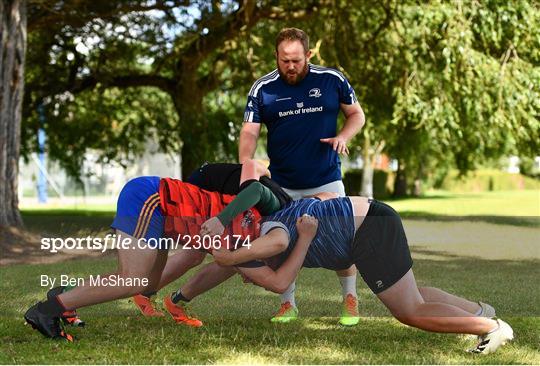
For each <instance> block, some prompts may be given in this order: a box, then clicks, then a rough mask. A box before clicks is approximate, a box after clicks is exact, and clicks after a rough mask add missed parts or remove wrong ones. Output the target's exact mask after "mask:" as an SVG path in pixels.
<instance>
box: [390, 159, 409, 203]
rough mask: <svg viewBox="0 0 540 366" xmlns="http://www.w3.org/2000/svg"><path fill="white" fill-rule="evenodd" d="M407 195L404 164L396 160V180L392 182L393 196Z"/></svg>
mask: <svg viewBox="0 0 540 366" xmlns="http://www.w3.org/2000/svg"><path fill="white" fill-rule="evenodd" d="M406 195H407V174H406V171H405V165H404V164H403V163H402V162H398V170H397V172H396V180H395V182H394V194H393V196H394V197H404V196H406Z"/></svg>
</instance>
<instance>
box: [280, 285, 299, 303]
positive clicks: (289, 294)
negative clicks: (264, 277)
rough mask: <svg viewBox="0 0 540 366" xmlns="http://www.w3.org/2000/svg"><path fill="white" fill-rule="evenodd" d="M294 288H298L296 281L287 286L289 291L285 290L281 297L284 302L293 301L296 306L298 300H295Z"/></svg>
mask: <svg viewBox="0 0 540 366" xmlns="http://www.w3.org/2000/svg"><path fill="white" fill-rule="evenodd" d="M294 290H296V282H293V283H291V284H290V285H289V287H288V288H287V291H285V292H284V293H282V294H281V295H280V296H279V297H280V298H281V303H282V304H284V303H286V302H287V301H288V302H290V303H291V305H292V306H294V307H296V301H295V300H294Z"/></svg>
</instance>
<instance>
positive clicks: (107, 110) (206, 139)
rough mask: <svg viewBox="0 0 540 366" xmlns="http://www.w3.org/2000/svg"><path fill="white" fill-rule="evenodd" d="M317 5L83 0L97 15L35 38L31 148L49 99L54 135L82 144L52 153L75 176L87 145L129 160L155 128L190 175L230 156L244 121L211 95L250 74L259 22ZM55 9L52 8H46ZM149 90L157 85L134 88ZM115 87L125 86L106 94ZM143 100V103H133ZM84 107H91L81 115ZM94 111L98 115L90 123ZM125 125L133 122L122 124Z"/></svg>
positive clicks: (303, 13) (301, 14)
mask: <svg viewBox="0 0 540 366" xmlns="http://www.w3.org/2000/svg"><path fill="white" fill-rule="evenodd" d="M316 3H317V2H307V3H306V2H290V3H288V4H287V5H284V6H278V4H277V3H276V2H273V1H262V2H254V1H231V2H223V3H220V2H210V1H181V2H180V1H163V2H161V1H156V2H151V3H149V4H147V5H139V9H138V8H137V5H136V3H132V4H131V6H129V5H128V6H126V5H125V4H123V5H118V4H117V5H116V7H115V6H113V5H110V4H108V3H106V2H103V3H99V2H98V3H97V4H95V5H90V4H89V2H88V3H86V2H83V4H84V6H81V7H80V9H78V10H79V11H82V12H83V13H85V12H88V11H89V9H88V8H87V7H90V6H91V7H92V11H90V13H89V14H88V15H87V18H88V19H82V21H80V22H76V21H71V19H69V18H68V19H59V21H61V22H63V23H64V24H65V25H64V26H63V27H59V28H58V29H57V30H56V31H55V32H51V31H50V30H49V29H39V30H38V31H36V32H35V33H34V34H32V35H31V37H30V45H31V47H30V52H29V60H30V62H31V64H32V65H33V73H32V74H30V75H29V76H28V91H29V93H28V97H27V99H26V103H25V107H26V108H25V111H26V112H27V113H28V114H27V116H26V117H27V120H28V122H29V123H28V129H27V130H26V134H25V135H24V136H25V137H27V138H26V139H25V140H24V141H25V142H26V145H25V149H24V152H25V153H27V152H29V151H31V149H32V146H33V141H32V138H30V137H31V136H32V134H33V133H34V131H35V129H36V126H37V123H38V122H37V120H38V119H37V116H36V110H37V108H36V107H37V105H38V104H40V103H47V106H48V108H46V109H47V113H48V116H47V120H48V121H51V122H50V123H49V125H48V127H49V128H48V133H49V136H52V137H51V139H52V140H53V141H58V142H59V141H61V140H63V139H65V138H68V139H69V138H70V137H71V140H72V141H74V142H76V143H73V144H70V145H68V146H69V149H56V150H52V149H51V151H50V154H51V157H52V158H54V159H57V160H59V161H61V162H62V163H63V165H64V166H65V167H66V168H68V171H70V172H71V173H72V174H74V173H76V172H77V170H78V168H79V167H80V158H79V159H77V158H75V159H74V158H73V157H74V156H82V153H83V152H84V151H85V149H87V148H96V149H100V150H103V151H104V155H103V158H104V159H125V158H126V157H127V156H129V153H132V152H137V151H140V148H141V145H140V141H138V140H137V139H138V138H143V137H144V136H145V135H152V134H153V135H155V136H156V137H157V139H158V141H159V142H160V145H161V147H162V149H163V150H164V151H170V152H173V153H181V155H182V171H183V174H184V175H185V174H187V173H189V172H191V171H192V170H193V169H194V168H196V167H197V166H198V165H199V164H200V163H201V162H202V161H204V160H206V159H212V158H214V157H215V156H230V155H231V150H232V149H231V148H230V144H226V142H227V141H228V139H229V135H231V132H233V130H234V126H232V127H231V126H230V124H229V123H228V121H225V120H226V118H224V117H225V116H224V115H223V113H217V112H216V108H215V107H216V105H215V103H213V105H212V102H211V101H210V100H208V98H207V97H208V96H210V95H219V92H218V91H219V90H221V91H223V92H225V91H227V88H229V87H230V85H231V81H233V80H237V79H238V78H242V77H245V75H247V73H246V72H245V71H243V70H249V68H247V69H246V68H245V67H244V66H245V64H246V61H245V55H243V56H240V55H241V53H240V52H239V51H240V49H241V48H245V45H244V44H243V40H245V39H249V38H250V37H249V32H250V30H251V29H252V28H253V27H254V26H256V24H257V23H258V22H259V21H261V20H262V19H266V18H271V19H279V18H287V19H294V18H302V17H305V16H307V15H308V14H310V13H314V12H316V11H317V7H316V6H315V4H316ZM92 4H93V3H92ZM128 4H130V3H129V2H128ZM85 6H86V7H85ZM47 10H48V9H44V10H43V9H42V11H43V12H45V14H46V15H47V14H48V13H47ZM75 10H76V9H73V11H75ZM146 10H152V11H146ZM68 14H69V12H68ZM85 14H86V13H85ZM92 15H94V16H92ZM50 16H53V15H50ZM246 44H249V42H247V43H246ZM34 45H35V47H33V46H34ZM44 60H45V62H44ZM43 64H46V65H47V67H46V68H43V67H42V65H43ZM51 86H53V87H52V88H51ZM140 87H147V89H143V91H141V90H140V89H134V88H140ZM111 88H112V89H115V90H117V91H115V92H113V93H112V94H111V93H109V94H107V93H105V91H106V90H109V89H111ZM148 88H154V89H158V90H160V91H161V93H159V92H156V91H151V89H148ZM128 89H129V90H128ZM124 93H126V95H123V94H124ZM216 93H217V94H216ZM93 94H101V96H96V95H93ZM137 94H139V96H138V98H137ZM111 98H113V99H114V101H113V100H111ZM136 99H139V107H140V108H139V107H135V108H133V102H134V101H135V100H136ZM144 99H149V100H151V101H152V102H150V103H155V104H154V107H153V109H154V111H152V112H146V113H145V112H144V109H145V108H143V107H144V104H145V103H146V102H144V101H143V100H144ZM222 99H223V98H222ZM146 104H148V103H146ZM90 106H91V107H90ZM81 108H82V110H83V113H77V112H76V111H78V110H79V109H81ZM115 109H116V110H117V111H116V112H115ZM120 109H122V111H121V112H120V111H119V110H120ZM171 110H173V111H174V114H175V115H174V116H173V115H172V114H171ZM234 110H235V111H236V108H235V109H234ZM86 111H90V112H91V113H86ZM102 114H103V115H104V116H103V117H100V115H102ZM159 114H163V116H162V117H161V118H159V117H158V115H159ZM88 118H94V119H92V120H88V121H86V122H85V121H83V119H88ZM137 118H138V119H139V121H138V122H134V121H135V119H137ZM147 118H155V119H156V120H155V121H149V120H148V119H147ZM121 119H123V121H124V122H121V121H120V120H121ZM164 120H166V121H164ZM130 121H131V122H130ZM224 122H225V123H224ZM89 123H96V124H97V125H99V126H100V128H99V129H97V130H96V131H92V133H89V134H81V133H80V131H78V130H77V126H85V125H88V124H89ZM64 126H71V128H69V127H68V128H64ZM118 126H123V128H122V129H121V130H120V131H116V130H115V129H118V128H120V127H118ZM127 140H129V142H128V141H127ZM111 142H115V143H120V144H122V143H123V144H124V146H119V147H118V148H116V147H115V146H114V145H111ZM59 146H65V144H63V145H59ZM70 150H71V151H70Z"/></svg>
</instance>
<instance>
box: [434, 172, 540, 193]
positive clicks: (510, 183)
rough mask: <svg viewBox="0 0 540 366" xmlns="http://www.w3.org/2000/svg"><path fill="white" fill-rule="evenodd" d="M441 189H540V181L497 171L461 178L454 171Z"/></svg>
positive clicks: (453, 190)
mask: <svg viewBox="0 0 540 366" xmlns="http://www.w3.org/2000/svg"><path fill="white" fill-rule="evenodd" d="M441 189H444V190H447V191H452V192H483V191H512V190H521V189H540V180H538V179H534V178H529V177H526V176H524V175H521V174H513V173H507V172H503V171H500V170H496V169H482V170H477V171H475V172H471V173H469V174H467V175H466V176H464V177H459V176H458V172H457V171H455V170H453V171H451V172H450V173H449V174H448V175H447V176H446V178H445V179H444V180H443V182H442V184H441Z"/></svg>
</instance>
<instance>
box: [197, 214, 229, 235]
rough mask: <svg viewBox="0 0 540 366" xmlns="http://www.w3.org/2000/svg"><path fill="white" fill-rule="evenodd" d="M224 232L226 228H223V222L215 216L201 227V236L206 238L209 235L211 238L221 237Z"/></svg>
mask: <svg viewBox="0 0 540 366" xmlns="http://www.w3.org/2000/svg"><path fill="white" fill-rule="evenodd" d="M223 231H225V227H224V226H223V224H222V223H221V221H219V219H218V218H217V217H216V216H214V217H212V218H210V219H208V220H206V221H205V222H204V223H203V224H202V225H201V232H200V235H201V236H205V235H209V236H215V235H221V234H223Z"/></svg>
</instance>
